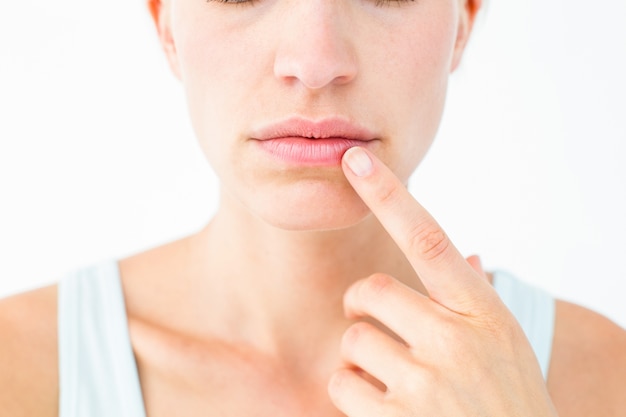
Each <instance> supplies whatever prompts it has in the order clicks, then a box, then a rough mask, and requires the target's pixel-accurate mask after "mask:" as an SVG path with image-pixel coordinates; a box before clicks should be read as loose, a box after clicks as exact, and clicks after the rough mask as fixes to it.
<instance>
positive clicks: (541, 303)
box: [493, 271, 555, 379]
mask: <svg viewBox="0 0 626 417" xmlns="http://www.w3.org/2000/svg"><path fill="white" fill-rule="evenodd" d="M493 286H494V287H495V289H496V291H497V292H498V294H499V295H500V298H501V299H502V301H503V302H504V304H506V306H507V307H508V308H509V310H511V312H512V313H513V315H514V316H515V318H516V319H517V321H518V322H519V324H520V325H521V326H522V329H523V330H524V333H526V337H527V338H528V340H529V342H530V344H531V346H532V348H533V350H534V351H535V356H537V360H538V361H539V365H540V366H541V372H542V373H543V377H544V379H547V378H548V370H549V368H550V357H551V354H552V341H553V337H554V321H555V300H554V298H553V297H552V296H551V295H550V294H548V293H546V292H545V291H543V290H541V289H539V288H536V287H533V286H531V285H529V284H526V283H524V282H522V281H521V280H519V279H517V278H516V277H514V276H513V275H511V274H509V273H507V272H505V271H495V272H494V274H493Z"/></svg>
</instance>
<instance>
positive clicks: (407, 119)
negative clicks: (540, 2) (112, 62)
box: [151, 0, 477, 230]
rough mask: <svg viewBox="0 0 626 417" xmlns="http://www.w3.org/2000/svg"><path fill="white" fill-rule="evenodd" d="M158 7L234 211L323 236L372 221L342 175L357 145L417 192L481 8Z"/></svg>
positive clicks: (286, 3) (370, 1)
mask: <svg viewBox="0 0 626 417" xmlns="http://www.w3.org/2000/svg"><path fill="white" fill-rule="evenodd" d="M151 6H152V11H153V13H154V15H155V17H156V19H157V24H158V27H159V31H160V36H161V40H162V42H163V44H164V47H165V50H166V52H167V55H168V59H169V61H170V64H171V66H172V68H173V70H174V72H175V73H176V75H177V76H178V77H179V78H180V79H181V81H182V83H183V86H184V88H185V91H186V95H187V101H188V106H189V112H190V115H191V121H192V124H193V127H194V129H195V132H196V134H197V136H198V140H199V142H200V145H201V147H202V149H203V151H204V153H205V155H206V157H207V159H208V161H209V162H210V164H211V165H212V167H213V169H214V170H215V172H216V173H217V175H218V176H219V178H220V180H221V184H222V190H223V192H222V194H223V198H225V199H227V200H228V201H234V202H236V203H237V204H238V205H240V207H244V208H246V209H247V210H249V211H250V212H252V213H253V214H254V215H256V216H257V217H260V218H262V219H263V220H265V221H266V222H268V223H270V224H272V225H275V226H278V227H282V228H286V229H292V230H316V229H335V228H341V227H347V226H350V225H353V224H355V223H357V222H358V221H360V220H362V219H363V218H364V217H365V216H366V215H367V213H368V210H367V208H366V207H365V205H364V204H363V203H362V202H361V201H360V199H359V198H358V196H357V195H356V193H355V192H354V191H353V190H352V188H351V187H350V186H349V184H348V182H347V180H346V179H345V178H344V176H343V174H342V171H341V167H340V164H339V158H340V153H341V152H342V151H343V150H344V148H345V147H346V146H350V144H354V143H357V144H362V145H363V146H367V147H368V148H369V149H371V150H372V151H373V152H374V153H375V154H377V155H378V156H379V157H380V158H381V159H382V160H383V161H384V162H385V163H386V164H387V165H388V166H389V167H390V168H391V169H392V170H393V171H394V172H395V173H396V174H397V175H398V177H399V178H400V179H401V180H402V181H404V182H406V181H407V180H408V177H409V176H410V174H411V173H412V172H413V170H414V169H415V168H416V167H417V165H418V164H419V162H420V161H421V160H422V158H423V157H424V154H425V153H426V151H427V150H428V148H429V146H430V145H431V142H432V141H433V138H434V136H435V133H436V131H437V128H438V125H439V121H440V119H441V114H442V110H443V105H444V99H445V95H446V87H447V80H448V75H449V73H450V72H451V71H452V69H454V67H455V66H456V65H457V64H458V62H459V59H460V56H461V52H462V50H463V47H464V45H465V41H466V38H467V36H468V33H469V29H470V27H471V23H472V21H473V18H474V14H475V11H476V9H477V2H472V1H471V0H467V1H464V0H416V1H410V0H409V1H406V0H387V1H381V0H254V1H245V2H241V1H239V2H237V1H236V0H235V1H229V2H224V1H219V0H210V1H208V2H207V1H205V0H169V1H167V0H166V1H165V3H163V4H160V2H159V1H158V0H152V2H151ZM277 124H278V125H280V126H279V127H277V126H276V125H277ZM299 136H306V137H312V136H322V137H327V136H330V137H331V138H328V139H324V140H321V141H319V140H318V141H317V142H315V140H316V139H315V138H313V139H311V138H309V139H304V138H303V137H299ZM274 137H277V138H278V137H280V138H279V139H273V138H274ZM333 138H334V139H333ZM347 138H350V139H351V140H350V141H348V140H347ZM270 139H273V140H270ZM317 139H319V138H317ZM355 139H356V140H359V142H353V140H355ZM361 141H362V142H361Z"/></svg>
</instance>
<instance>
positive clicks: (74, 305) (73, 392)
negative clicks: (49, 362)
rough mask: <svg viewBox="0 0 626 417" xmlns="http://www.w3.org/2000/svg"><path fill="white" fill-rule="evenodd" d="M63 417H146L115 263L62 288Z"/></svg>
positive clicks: (92, 270) (75, 278) (92, 269)
mask: <svg viewBox="0 0 626 417" xmlns="http://www.w3.org/2000/svg"><path fill="white" fill-rule="evenodd" d="M58 294H59V295H58V297H59V304H58V305H59V308H58V325H59V330H58V332H59V386H60V398H59V416H60V417H87V416H88V417H105V416H106V417H110V416H116V417H145V410H144V405H143V399H142V394H141V387H140V383H139V376H138V372H137V365H136V362H135V357H134V354H133V351H132V346H131V343H130V337H129V334H128V320H127V317H126V308H125V304H124V295H123V292H122V287H121V282H120V276H119V269H118V266H117V262H114V261H108V262H103V263H101V264H98V265H95V266H93V267H90V268H86V269H83V270H80V271H76V272H74V273H72V274H69V275H68V276H66V277H65V278H64V279H62V280H61V281H60V282H59V291H58Z"/></svg>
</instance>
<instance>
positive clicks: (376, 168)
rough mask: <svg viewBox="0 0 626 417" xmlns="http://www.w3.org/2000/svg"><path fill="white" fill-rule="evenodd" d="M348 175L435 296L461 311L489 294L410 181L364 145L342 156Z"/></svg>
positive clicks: (466, 309)
mask: <svg viewBox="0 0 626 417" xmlns="http://www.w3.org/2000/svg"><path fill="white" fill-rule="evenodd" d="M342 167H343V170H344V173H345V175H346V178H347V179H348V181H350V184H351V185H352V187H353V188H354V190H355V191H356V192H357V193H358V194H359V196H360V197H361V199H362V200H363V202H364V203H365V204H366V205H367V206H368V207H369V208H370V210H371V211H372V213H373V214H374V215H375V216H376V217H377V218H378V220H379V221H380V223H381V224H382V225H383V227H384V228H385V229H386V230H387V232H388V233H389V235H390V236H391V237H392V239H393V240H394V241H395V242H396V244H397V245H398V246H399V247H400V249H401V250H402V251H403V252H404V254H405V255H406V257H407V259H408V260H409V262H410V263H411V265H412V266H413V268H414V269H415V271H416V272H417V274H418V276H419V277H420V279H421V280H422V283H423V284H424V286H425V287H426V289H427V290H428V295H429V297H430V298H431V299H433V300H435V301H437V302H438V303H440V304H442V305H444V306H446V307H447V308H449V309H451V310H454V311H457V312H469V310H470V309H471V306H475V305H476V300H477V299H480V298H481V296H484V295H486V294H488V292H485V291H484V288H485V286H488V285H487V283H486V282H485V281H484V280H481V279H479V278H478V276H477V274H476V272H475V271H474V270H473V269H472V267H471V266H470V265H469V264H468V263H467V261H466V260H465V259H464V258H463V256H462V255H461V254H460V253H459V251H458V250H457V249H456V247H455V246H454V245H453V244H452V242H451V241H450V239H449V238H448V236H447V235H446V233H445V232H444V231H443V229H442V228H441V226H439V224H438V223H437V222H436V221H435V219H434V218H433V217H432V216H431V215H430V214H429V213H428V212H427V211H426V209H424V207H422V205H421V204H419V203H418V202H417V200H415V198H413V196H412V195H411V194H410V193H409V191H408V190H407V189H406V187H405V186H404V184H402V182H401V181H400V180H399V179H398V178H397V177H396V176H395V175H394V173H393V172H392V171H391V170H390V169H389V168H388V167H387V166H385V165H384V164H383V163H382V162H381V161H380V160H379V159H378V158H376V157H375V156H374V155H372V154H371V153H370V152H369V151H367V150H366V149H364V148H360V147H354V148H350V149H348V150H347V151H346V152H345V154H344V156H343V159H342Z"/></svg>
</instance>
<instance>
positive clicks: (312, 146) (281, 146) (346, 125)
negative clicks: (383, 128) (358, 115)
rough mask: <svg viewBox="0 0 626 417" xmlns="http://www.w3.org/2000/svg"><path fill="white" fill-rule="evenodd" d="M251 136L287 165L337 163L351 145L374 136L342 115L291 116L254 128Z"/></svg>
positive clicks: (366, 142)
mask: <svg viewBox="0 0 626 417" xmlns="http://www.w3.org/2000/svg"><path fill="white" fill-rule="evenodd" d="M250 137H251V139H253V140H255V141H256V142H257V145H258V146H259V147H260V148H261V149H262V150H263V151H264V152H265V153H266V154H267V155H268V156H270V157H272V158H274V159H277V160H279V161H281V162H284V163H287V164H290V165H312V166H328V165H338V164H339V163H340V162H341V157H342V156H343V154H344V152H345V151H347V150H348V149H350V148H352V147H354V146H370V144H371V143H372V142H373V141H375V140H376V139H377V137H376V135H375V134H374V133H373V132H371V131H370V130H368V129H366V128H364V127H362V126H358V125H357V124H355V123H350V122H349V121H347V120H344V119H341V118H328V119H323V120H320V121H310V120H306V119H303V118H291V119H288V120H285V121H282V122H279V123H273V124H268V125H265V126H262V127H261V128H259V129H257V130H254V131H253V132H252V134H251V135H250Z"/></svg>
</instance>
